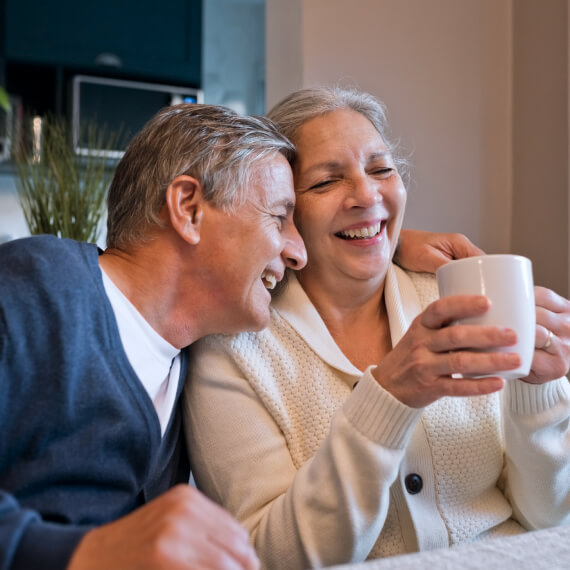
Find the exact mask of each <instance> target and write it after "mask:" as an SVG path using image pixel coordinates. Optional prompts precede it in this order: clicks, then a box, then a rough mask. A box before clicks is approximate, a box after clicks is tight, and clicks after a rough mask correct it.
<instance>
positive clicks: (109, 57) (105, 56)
mask: <svg viewBox="0 0 570 570" xmlns="http://www.w3.org/2000/svg"><path fill="white" fill-rule="evenodd" d="M95 64H96V65H103V66H105V67H123V62H122V60H121V58H120V57H119V56H118V55H115V54H114V53H108V52H103V53H100V54H99V55H98V56H97V57H96V58H95Z"/></svg>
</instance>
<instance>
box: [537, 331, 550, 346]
mask: <svg viewBox="0 0 570 570" xmlns="http://www.w3.org/2000/svg"><path fill="white" fill-rule="evenodd" d="M551 344H552V331H551V330H549V331H548V336H547V337H546V341H545V342H544V344H543V345H542V346H541V347H540V348H539V350H546V349H547V348H548V347H549V346H550V345H551Z"/></svg>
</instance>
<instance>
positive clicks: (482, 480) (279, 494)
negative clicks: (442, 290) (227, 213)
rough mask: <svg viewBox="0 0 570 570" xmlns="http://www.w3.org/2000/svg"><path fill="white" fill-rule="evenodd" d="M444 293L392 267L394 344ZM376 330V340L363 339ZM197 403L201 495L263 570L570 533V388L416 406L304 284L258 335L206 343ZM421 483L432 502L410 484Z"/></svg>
mask: <svg viewBox="0 0 570 570" xmlns="http://www.w3.org/2000/svg"><path fill="white" fill-rule="evenodd" d="M436 297H437V289H436V285H435V280H434V278H433V276H428V275H425V274H412V273H405V272H404V271H402V270H401V269H399V268H397V267H395V266H392V267H391V268H390V269H389V271H388V274H387V277H386V285H385V300H386V306H387V310H388V317H389V321H390V329H391V335H392V343H393V345H396V343H397V342H398V341H399V340H400V338H401V337H402V336H403V334H404V333H405V331H406V330H407V329H408V327H409V325H410V323H411V321H412V320H413V318H414V317H415V316H416V315H417V314H418V313H419V312H421V310H422V309H423V308H425V307H426V306H427V304H429V302H431V301H432V300H434V299H435V298H436ZM363 334H365V333H364V332H363ZM193 357H194V364H193V365H192V368H191V371H190V379H189V383H188V386H187V391H186V398H185V406H186V412H187V420H188V422H187V438H188V444H189V449H190V455H191V458H192V469H193V473H194V477H195V480H196V482H197V485H198V487H199V488H201V489H202V490H203V491H204V492H205V493H206V494H207V495H209V496H210V497H211V498H213V499H214V500H215V501H217V502H219V503H220V504H221V505H223V506H224V507H226V508H227V509H229V511H230V512H231V513H233V514H234V515H235V516H236V517H237V519H238V520H239V521H241V522H242V524H243V525H244V526H245V527H246V528H247V529H248V530H249V531H250V532H251V535H252V540H253V542H254V544H255V546H256V548H257V551H258V555H259V556H260V559H261V560H262V563H263V566H264V568H268V569H271V570H277V569H280V568H283V569H287V570H292V569H303V568H308V567H322V566H327V565H333V564H339V563H344V562H349V561H360V560H364V559H366V558H376V557H382V556H389V555H394V554H398V553H403V552H413V551H417V550H427V549H433V548H438V547H445V546H449V545H454V544H459V543H465V542H470V541H473V540H477V539H480V538H483V537H487V536H495V535H506V534H515V533H520V532H524V529H525V528H528V529H530V528H540V527H546V526H551V525H556V524H569V523H570V428H569V420H570V386H569V383H568V380H567V379H566V378H565V377H564V378H561V379H559V380H556V381H553V382H549V383H547V384H544V385H542V386H535V385H531V384H527V383H524V382H521V381H519V380H515V381H509V382H508V383H507V386H506V387H505V389H504V390H503V392H502V393H501V394H500V395H498V394H494V395H490V396H481V397H476V398H443V399H441V400H439V401H438V402H436V403H434V404H432V405H430V406H427V407H426V408H423V409H413V408H409V407H407V406H405V405H404V404H402V403H401V402H399V401H398V400H396V399H395V398H394V397H392V396H391V394H389V393H388V392H387V391H385V390H384V389H383V388H382V387H381V386H379V385H378V384H377V383H376V382H375V381H374V379H373V377H372V375H371V374H370V370H367V371H365V372H364V373H363V372H362V371H360V370H358V369H356V368H355V367H354V366H353V365H352V364H351V363H350V362H349V361H348V359H347V358H346V357H345V356H344V355H343V354H342V352H341V351H340V349H339V348H338V346H337V345H336V344H335V342H334V340H333V339H332V337H331V335H330V334H329V332H328V330H327V329H326V326H325V325H324V322H323V321H322V319H321V318H320V316H319V315H318V313H317V311H316V309H315V308H314V306H313V305H312V304H311V302H310V301H309V299H308V297H307V296H306V294H305V293H304V291H303V289H302V288H301V286H300V285H299V283H298V281H297V280H296V279H294V278H293V279H292V280H291V281H290V283H289V285H288V288H287V289H286V291H285V292H284V294H283V295H282V296H281V297H279V298H278V299H277V300H276V301H275V302H274V304H273V308H272V311H271V323H270V325H269V327H268V328H267V329H265V330H264V331H262V332H259V333H244V334H240V335H237V336H232V337H225V336H214V337H209V338H206V339H204V340H203V341H201V342H199V343H198V344H197V345H195V347H194V350H193ZM410 473H416V474H419V475H420V477H421V478H422V481H423V487H422V490H421V492H419V493H418V494H415V495H411V494H409V493H408V492H407V491H406V487H405V484H404V479H405V477H406V475H408V474H410Z"/></svg>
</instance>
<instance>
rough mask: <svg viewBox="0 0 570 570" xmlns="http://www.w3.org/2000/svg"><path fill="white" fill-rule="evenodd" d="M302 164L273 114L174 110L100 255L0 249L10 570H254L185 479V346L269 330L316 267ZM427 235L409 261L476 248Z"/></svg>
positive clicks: (246, 550)
mask: <svg viewBox="0 0 570 570" xmlns="http://www.w3.org/2000/svg"><path fill="white" fill-rule="evenodd" d="M293 155H294V148H293V146H292V145H291V143H290V142H289V141H288V140H287V139H285V138H284V137H283V136H281V135H280V134H279V133H278V132H277V131H276V130H275V128H274V127H273V126H272V124H271V123H270V122H269V121H267V120H265V119H262V118H251V117H240V116H238V115H236V114H235V113H233V112H232V111H229V110H227V109H223V108H220V107H214V106H208V105H179V106H176V107H171V108H166V109H164V110H162V111H161V112H159V113H158V114H157V115H156V116H155V117H154V118H153V119H152V120H151V121H150V122H149V123H148V124H147V125H146V126H145V127H144V128H143V130H142V131H141V132H140V133H139V134H138V135H137V136H136V137H135V138H134V139H133V141H132V142H131V144H130V145H129V148H128V150H127V152H126V154H125V156H124V157H123V159H122V160H121V162H120V163H119V165H118V166H117V170H116V174H115V177H114V179H113V182H112V184H111V188H110V191H109V202H108V232H107V243H108V248H107V249H106V250H105V251H104V252H101V251H99V250H98V249H97V247H96V246H94V245H91V244H85V243H77V242H74V241H70V240H64V239H58V238H56V237H51V236H40V237H32V238H28V239H23V240H18V241H15V242H10V243H7V244H5V245H3V246H1V247H0V389H1V393H0V428H1V430H2V438H1V440H0V569H1V570H5V569H8V568H10V569H19V568H25V569H30V568H43V569H61V568H66V567H67V568H70V569H72V570H83V569H91V568H92V569H98V570H99V569H101V568H105V569H109V568H120V569H121V570H125V569H128V568H142V567H144V568H168V569H172V570H175V569H177V568H204V567H208V568H255V567H257V565H258V561H257V558H256V556H255V553H254V552H253V550H252V548H251V546H250V545H249V543H248V537H247V534H246V532H245V531H244V530H243V529H242V528H241V527H240V526H239V525H238V524H237V522H235V521H234V519H232V518H231V517H230V516H229V515H228V514H227V513H226V512H225V511H223V510H222V509H221V508H220V507H218V506H217V505H215V504H213V503H211V502H209V501H208V500H207V499H206V498H205V497H204V496H203V495H201V494H200V493H199V492H198V491H197V490H196V489H194V488H193V487H191V486H190V485H188V484H185V483H187V482H188V478H189V467H188V465H189V462H188V458H187V456H186V450H185V444H184V442H183V440H182V435H181V434H182V431H181V429H180V424H181V414H180V409H179V403H178V401H179V396H180V392H181V390H182V385H183V379H184V377H185V375H186V367H187V358H188V355H187V351H186V349H185V347H188V345H190V344H192V343H193V342H194V341H195V340H197V339H198V338H200V337H202V336H204V335H207V334H210V333H220V332H222V333H234V332H237V331H241V330H257V329H260V328H262V327H264V326H265V325H266V324H267V322H268V318H269V302H270V293H269V291H268V289H272V288H273V287H274V286H275V284H276V283H277V282H278V281H279V280H281V278H282V277H283V274H284V271H285V268H286V267H291V268H293V269H299V268H301V267H303V266H304V264H305V262H306V252H305V249H304V245H303V243H302V241H301V238H300V236H299V234H298V233H297V230H296V229H295V226H294V223H293V207H294V202H295V195H294V191H293V183H292V175H291V169H290V166H289V161H290V160H291V159H292V157H293ZM428 237H429V238H430V239H431V240H432V243H434V244H436V247H434V246H433V245H432V244H430V243H429V241H428V242H427V243H426V244H425V245H424V249H423V250H421V253H413V252H414V249H413V247H412V248H411V249H410V248H408V249H407V251H408V252H409V254H408V256H409V257H412V258H414V257H415V258H416V259H418V258H420V259H422V260H423V263H428V267H423V269H430V267H429V263H430V259H431V263H432V265H431V268H433V267H435V265H437V264H438V263H440V262H441V259H438V256H440V257H442V258H445V257H446V256H449V255H450V256H453V254H454V253H453V252H454V251H455V252H459V255H460V256H461V255H464V254H469V253H477V252H478V250H477V249H476V248H474V247H472V246H471V244H470V243H468V241H467V243H466V241H465V240H464V238H462V236H440V235H435V236H426V235H424V234H414V235H413V238H412V239H411V240H410V243H412V244H413V243H414V239H415V242H416V243H417V244H419V243H421V242H426V240H427V238H428ZM438 247H439V249H441V250H442V251H438V249H437V248H438ZM403 251H406V249H405V248H404V249H403ZM430 256H431V257H430ZM418 269H422V267H418Z"/></svg>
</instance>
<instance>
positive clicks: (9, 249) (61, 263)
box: [0, 235, 97, 281]
mask: <svg viewBox="0 0 570 570" xmlns="http://www.w3.org/2000/svg"><path fill="white" fill-rule="evenodd" d="M90 256H93V259H96V256H97V246H96V245H94V244H88V243H82V242H77V241H74V240H71V239H63V238H58V237H56V236H52V235H40V236H32V237H27V238H21V239H17V240H13V241H10V242H7V243H4V244H2V245H1V246H0V272H1V274H2V277H3V279H2V280H3V281H4V280H5V279H8V280H9V278H10V276H11V277H13V278H16V277H19V276H28V277H29V278H32V277H33V276H35V275H38V274H44V273H46V274H51V275H52V276H53V278H54V279H56V280H57V279H63V278H67V279H70V278H72V277H73V274H74V272H76V271H78V270H80V267H81V266H84V267H87V266H88V259H89V257H90Z"/></svg>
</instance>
